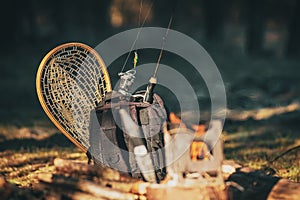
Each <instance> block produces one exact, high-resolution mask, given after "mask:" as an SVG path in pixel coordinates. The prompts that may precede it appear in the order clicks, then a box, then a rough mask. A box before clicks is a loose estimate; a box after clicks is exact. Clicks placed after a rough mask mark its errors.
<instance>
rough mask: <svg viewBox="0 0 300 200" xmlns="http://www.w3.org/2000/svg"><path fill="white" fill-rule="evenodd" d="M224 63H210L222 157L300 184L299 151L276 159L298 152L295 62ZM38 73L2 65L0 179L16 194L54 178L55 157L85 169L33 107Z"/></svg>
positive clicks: (299, 87) (299, 79)
mask: <svg viewBox="0 0 300 200" xmlns="http://www.w3.org/2000/svg"><path fill="white" fill-rule="evenodd" d="M212 57H214V56H212ZM8 59H11V58H8ZM38 59H40V58H38ZM222 59H223V58H216V63H217V65H218V66H221V67H220V72H221V74H222V77H223V79H224V82H225V86H226V93H227V102H228V109H229V111H230V112H229V113H228V117H227V119H226V121H225V126H224V130H223V134H224V152H225V158H226V159H232V160H234V161H235V162H237V163H239V164H241V165H243V166H249V167H251V168H254V169H262V170H267V171H268V170H270V169H273V170H274V172H275V175H278V176H280V177H284V178H288V179H290V180H292V181H295V182H300V150H299V148H298V149H295V150H294V151H291V152H289V153H287V154H286V155H284V156H282V157H279V158H278V159H276V160H274V159H275V158H276V157H277V156H279V155H280V154H281V153H283V152H284V151H286V150H288V149H290V148H293V147H295V146H298V145H300V124H299V119H300V110H299V102H300V95H299V94H300V73H299V70H298V68H299V62H293V61H292V62H290V61H280V60H279V61H278V60H273V61H264V60H250V59H249V60H246V59H237V60H234V59H233V60H231V61H230V62H228V61H226V62H224V60H222ZM29 62H30V61H28V63H29ZM28 63H27V65H29V64H28ZM222 63H225V64H222ZM25 64H26V63H25ZM16 66H17V65H16ZM37 66H38V63H35V65H34V66H33V67H32V68H30V73H31V75H30V76H28V77H25V76H22V74H23V73H25V72H26V69H23V68H22V66H19V68H18V67H16V74H14V73H12V72H11V71H10V68H9V66H7V71H6V72H5V71H4V75H1V76H4V78H3V77H2V79H1V80H0V82H1V85H2V87H1V91H0V92H1V93H2V94H7V95H5V96H3V97H2V98H1V100H0V101H1V103H2V105H4V106H3V107H1V109H2V110H1V112H0V119H1V120H2V121H1V123H0V173H1V174H0V175H1V176H3V177H4V178H5V179H6V180H7V181H9V182H10V183H13V184H15V185H17V186H19V187H21V188H33V187H34V184H35V183H37V182H38V180H37V176H38V174H39V173H44V172H53V171H54V170H55V169H54V166H53V161H54V159H55V158H66V159H74V160H81V161H86V162H87V158H86V156H85V154H84V153H83V152H81V151H80V150H79V149H78V148H76V147H75V146H74V145H73V144H72V143H71V142H70V141H68V140H67V139H66V137H65V136H64V135H63V134H61V133H59V132H58V130H57V129H56V128H55V127H54V126H53V125H52V124H51V123H50V121H49V120H48V119H46V117H45V115H44V113H43V111H42V109H41V108H40V106H39V105H38V102H37V98H36V94H35V89H34V83H33V81H32V80H34V77H35V72H36V69H37ZM265 66H269V67H265ZM18 69H19V70H18ZM5 73H6V74H5ZM5 75H6V76H5ZM15 80H17V81H15ZM28 80H31V81H28ZM4 83H5V84H4ZM24 83H25V84H24ZM14 88H18V90H16V91H18V92H16V91H15V90H13V89H14ZM28 94H29V95H28ZM27 97H29V98H27ZM12 107H13V108H12ZM32 110H34V111H32ZM36 110H39V111H38V112H36ZM36 113H38V114H36ZM16 116H17V118H18V119H17V120H15V117H16Z"/></svg>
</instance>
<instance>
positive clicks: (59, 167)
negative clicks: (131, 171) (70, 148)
mask: <svg viewBox="0 0 300 200" xmlns="http://www.w3.org/2000/svg"><path fill="white" fill-rule="evenodd" d="M54 166H55V168H56V171H57V172H58V173H62V174H73V175H89V176H96V177H100V178H103V179H106V180H112V181H124V182H126V181H127V182H130V181H133V180H134V179H133V178H132V177H129V176H128V175H126V174H121V173H120V172H118V171H117V170H114V169H111V168H108V167H102V166H95V165H88V164H87V163H83V162H78V161H74V160H64V159H60V158H56V159H55V160H54Z"/></svg>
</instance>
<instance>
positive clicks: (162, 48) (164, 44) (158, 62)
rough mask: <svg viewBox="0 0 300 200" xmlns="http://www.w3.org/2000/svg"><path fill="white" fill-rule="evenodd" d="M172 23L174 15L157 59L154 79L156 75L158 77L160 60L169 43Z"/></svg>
mask: <svg viewBox="0 0 300 200" xmlns="http://www.w3.org/2000/svg"><path fill="white" fill-rule="evenodd" d="M172 21H173V15H171V17H170V20H169V24H168V28H167V31H166V34H165V36H164V37H163V43H162V46H161V49H160V52H159V56H158V59H157V62H156V67H155V71H154V74H153V77H154V78H155V77H156V75H157V71H158V68H159V64H160V60H161V58H162V54H163V51H164V49H165V46H166V41H167V37H168V34H169V31H170V27H171V24H172Z"/></svg>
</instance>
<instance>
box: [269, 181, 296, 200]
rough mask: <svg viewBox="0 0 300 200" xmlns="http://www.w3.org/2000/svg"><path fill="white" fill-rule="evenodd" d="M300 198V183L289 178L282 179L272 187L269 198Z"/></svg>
mask: <svg viewBox="0 0 300 200" xmlns="http://www.w3.org/2000/svg"><path fill="white" fill-rule="evenodd" d="M278 199H280V200H299V199H300V183H294V182H291V181H289V180H287V179H281V180H279V181H278V183H277V184H276V185H275V186H274V187H273V188H272V190H271V192H270V194H269V196H268V199H267V200H278Z"/></svg>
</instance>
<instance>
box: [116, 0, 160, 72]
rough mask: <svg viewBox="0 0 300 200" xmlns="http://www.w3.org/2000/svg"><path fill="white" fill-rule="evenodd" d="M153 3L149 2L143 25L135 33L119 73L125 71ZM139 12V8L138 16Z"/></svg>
mask: <svg viewBox="0 0 300 200" xmlns="http://www.w3.org/2000/svg"><path fill="white" fill-rule="evenodd" d="M142 1H143V0H142ZM154 1H155V0H153V1H152V2H151V4H150V8H149V9H148V11H147V14H146V16H145V18H144V20H143V23H142V25H141V26H140V28H139V31H138V33H137V35H136V38H135V40H134V42H133V44H132V46H131V48H130V51H129V52H128V54H127V57H126V60H125V62H124V64H123V67H122V69H121V72H123V71H124V69H125V66H126V64H127V62H128V59H129V56H130V54H131V52H132V50H133V48H134V47H135V45H136V42H137V40H138V38H139V36H140V33H141V31H142V28H143V27H144V25H145V22H146V20H147V18H148V15H149V14H150V11H151V9H152V6H153V3H154ZM140 6H143V4H142V3H141V4H140ZM141 10H142V8H141V7H140V14H141Z"/></svg>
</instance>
